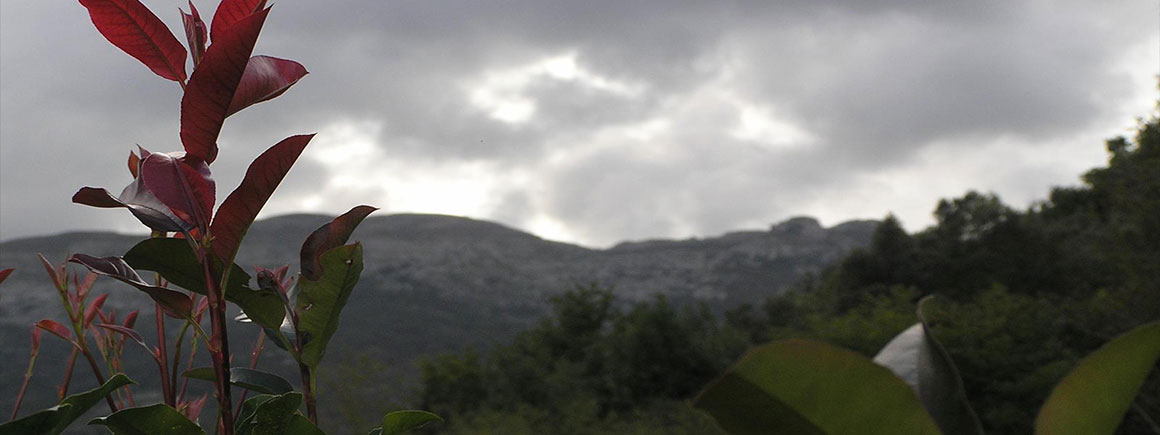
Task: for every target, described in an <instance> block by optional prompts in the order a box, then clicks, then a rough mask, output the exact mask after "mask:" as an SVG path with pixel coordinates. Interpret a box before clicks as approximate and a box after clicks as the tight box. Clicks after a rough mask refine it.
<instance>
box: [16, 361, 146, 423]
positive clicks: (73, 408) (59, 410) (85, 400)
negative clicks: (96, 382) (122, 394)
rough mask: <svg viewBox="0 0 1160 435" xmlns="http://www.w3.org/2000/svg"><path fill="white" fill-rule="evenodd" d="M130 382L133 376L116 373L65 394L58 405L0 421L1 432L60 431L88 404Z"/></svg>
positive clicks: (102, 398)
mask: <svg viewBox="0 0 1160 435" xmlns="http://www.w3.org/2000/svg"><path fill="white" fill-rule="evenodd" d="M133 383H134V382H133V380H132V379H129V377H128V376H125V375H124V374H123V373H117V374H115V375H113V377H111V378H109V380H108V381H105V383H104V384H102V385H101V386H100V387H97V388H95V389H92V390H89V391H85V392H83V393H77V394H73V395H71V396H68V397H65V398H64V400H62V401H61V402H60V404H59V405H57V406H54V407H52V408H48V409H45V410H42V411H39V412H37V413H35V414H32V415H29V416H26V417H24V418H21V419H19V420H13V421H10V422H8V423H4V424H0V434H3V435H9V434H12V435H15V434H33V433H35V434H51V435H56V434H59V433H61V432H64V430H65V428H67V427H68V426H69V425H70V424H72V422H73V421H76V419H78V418H80V416H81V415H82V414H84V413H85V412H87V411H88V410H89V408H92V407H93V405H96V404H97V403H99V402H100V401H101V400H104V398H105V396H108V395H109V393H112V392H113V391H114V390H116V389H118V388H121V387H123V386H125V385H129V384H133Z"/></svg>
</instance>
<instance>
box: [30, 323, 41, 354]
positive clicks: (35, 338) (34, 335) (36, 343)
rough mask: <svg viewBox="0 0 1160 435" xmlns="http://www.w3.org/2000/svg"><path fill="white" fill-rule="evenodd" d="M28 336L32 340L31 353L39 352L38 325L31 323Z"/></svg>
mask: <svg viewBox="0 0 1160 435" xmlns="http://www.w3.org/2000/svg"><path fill="white" fill-rule="evenodd" d="M29 338H30V339H31V340H32V354H33V355H36V354H37V353H39V352H40V327H38V326H36V325H33V326H32V331H31V332H30V333H29Z"/></svg>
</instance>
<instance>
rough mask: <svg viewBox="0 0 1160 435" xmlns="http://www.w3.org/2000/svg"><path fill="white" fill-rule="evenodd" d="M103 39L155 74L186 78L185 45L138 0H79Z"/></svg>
mask: <svg viewBox="0 0 1160 435" xmlns="http://www.w3.org/2000/svg"><path fill="white" fill-rule="evenodd" d="M80 2H81V5H83V6H84V7H86V8H88V10H89V17H90V18H92V20H93V24H94V25H96V26H97V30H98V31H100V32H101V35H104V37H105V39H108V40H109V42H112V43H113V45H115V46H117V48H120V49H121V50H122V51H124V52H125V53H127V54H129V55H130V56H133V57H134V58H136V59H137V60H139V61H141V63H143V64H145V66H147V67H149V69H150V70H152V71H153V72H154V73H156V74H157V75H159V76H161V77H164V78H167V79H169V80H173V81H175V82H178V83H183V82H185V47H182V46H181V43H180V42H177V38H176V37H174V36H173V33H172V32H170V31H169V28H167V27H165V23H163V22H161V20H160V19H158V18H157V16H156V15H153V12H150V11H149V8H147V7H145V5H143V4H141V2H140V1H138V0H80Z"/></svg>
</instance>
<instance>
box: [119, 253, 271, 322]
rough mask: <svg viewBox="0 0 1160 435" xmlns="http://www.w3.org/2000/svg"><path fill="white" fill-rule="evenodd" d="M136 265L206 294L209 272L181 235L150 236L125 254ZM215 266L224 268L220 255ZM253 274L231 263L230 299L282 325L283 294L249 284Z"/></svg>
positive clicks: (248, 311)
mask: <svg viewBox="0 0 1160 435" xmlns="http://www.w3.org/2000/svg"><path fill="white" fill-rule="evenodd" d="M123 258H124V259H125V262H126V263H129V265H130V266H133V268H134V269H141V270H151V271H154V272H157V273H160V274H161V276H163V277H165V279H166V280H168V281H169V282H170V283H172V284H174V285H176V286H178V287H181V288H184V289H186V290H189V291H193V292H197V293H200V294H203V295H204V294H205V272H204V271H203V270H202V268H201V263H199V262H198V260H197V254H195V253H194V252H193V249H192V248H190V247H189V243H188V242H186V241H185V240H181V239H168V238H150V239H145V240H142V241H141V242H140V243H138V244H137V245H136V246H133V248H132V249H130V250H129V252H126V253H125V256H124V257H123ZM210 258H213V261H214V262H215V263H214V266H215V267H216V268H217V269H218V270H221V268H222V267H221V266H222V265H221V263H220V261H221V260H219V259H218V258H217V257H216V256H212V255H211V256H210ZM249 283H250V275H249V274H247V273H246V271H245V269H242V267H241V266H238V265H237V264H236V263H234V264H231V265H230V276H229V279H228V282H227V283H226V288H225V292H226V300H228V301H230V302H233V303H234V304H237V306H238V307H239V308H241V309H242V311H243V312H245V313H246V316H247V317H249V318H250V320H253V321H254V323H257V324H258V325H261V326H262V327H264V328H278V327H279V326H281V325H282V319H283V318H284V317H285V316H286V307H285V305H283V303H282V298H281V297H280V296H278V293H276V292H275V291H273V290H254V289H251V288H250V287H249Z"/></svg>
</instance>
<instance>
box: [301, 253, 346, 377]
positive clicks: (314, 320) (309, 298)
mask: <svg viewBox="0 0 1160 435" xmlns="http://www.w3.org/2000/svg"><path fill="white" fill-rule="evenodd" d="M321 265H322V273H321V276H319V278H318V279H317V280H311V279H306V278H305V277H304V278H303V279H301V280H299V281H298V293H297V294H296V295H295V298H294V302H293V304H294V311H295V312H296V313H298V325H297V328H298V334H300V335H301V337H300V338H299V339H300V340H301V341H302V342H304V343H305V344H304V345H303V346H302V354H301V358H302V363H303V364H306V365H307V366H310V367H317V366H318V363H319V361H321V360H322V356H323V354H325V353H326V345H327V343H328V342H330V337H332V336H334V333H335V331H337V330H338V320H339V315H340V314H341V312H342V308H343V307H344V306H346V301H347V299H349V298H350V294H351V291H353V290H354V286H355V284H357V283H358V279H359V274H361V273H362V269H363V258H362V245H361V244H358V243H353V244H350V245H346V246H340V247H337V248H334V249H331V250H329V251H327V252H326V253H325V254H322V261H321Z"/></svg>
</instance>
